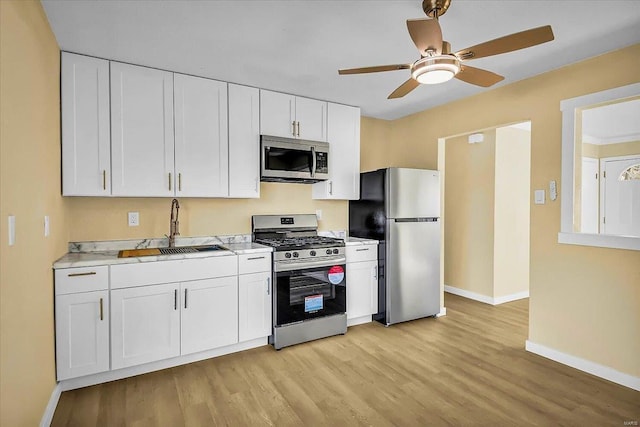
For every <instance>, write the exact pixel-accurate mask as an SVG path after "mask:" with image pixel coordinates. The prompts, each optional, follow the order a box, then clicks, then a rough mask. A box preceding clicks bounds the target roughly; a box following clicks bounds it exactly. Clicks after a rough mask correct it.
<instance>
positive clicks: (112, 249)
mask: <svg viewBox="0 0 640 427" xmlns="http://www.w3.org/2000/svg"><path fill="white" fill-rule="evenodd" d="M343 238H344V241H345V245H346V246H353V245H377V244H378V241H377V240H372V239H361V238H359V237H350V236H349V237H343ZM192 245H220V246H222V247H224V248H226V249H228V250H218V251H204V252H195V253H187V254H173V255H150V256H141V257H129V258H118V252H119V251H120V250H122V249H141V248H155V247H166V246H167V239H138V240H135V239H134V240H107V241H97V242H71V243H69V252H68V253H67V254H66V255H64V256H63V257H61V258H60V259H58V260H57V261H56V262H54V263H53V268H54V269H58V268H72V267H93V266H98V265H115V264H133V263H143V262H157V261H167V260H176V259H187V258H208V257H217V256H233V255H240V254H247V253H258V252H272V251H273V248H271V247H270V246H264V245H260V244H258V243H253V242H251V236H248V235H237V236H205V237H179V238H177V239H176V246H177V247H180V246H192Z"/></svg>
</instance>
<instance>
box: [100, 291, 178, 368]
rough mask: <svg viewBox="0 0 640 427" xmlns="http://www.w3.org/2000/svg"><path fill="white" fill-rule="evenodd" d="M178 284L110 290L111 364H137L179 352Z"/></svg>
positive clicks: (118, 366)
mask: <svg viewBox="0 0 640 427" xmlns="http://www.w3.org/2000/svg"><path fill="white" fill-rule="evenodd" d="M179 290H180V285H179V284H178V283H168V284H163V285H152V286H140V287H137V288H125V289H116V290H112V291H111V322H112V324H111V367H112V369H119V368H125V367H127V366H134V365H140V364H142V363H148V362H153V361H156V360H161V359H168V358H170V357H175V356H179V355H180V311H179V310H180V306H179V304H180V302H179V301H178V299H179V295H178V293H179Z"/></svg>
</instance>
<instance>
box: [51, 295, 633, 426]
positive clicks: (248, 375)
mask: <svg viewBox="0 0 640 427" xmlns="http://www.w3.org/2000/svg"><path fill="white" fill-rule="evenodd" d="M445 305H446V307H447V316H445V317H441V318H439V319H421V320H416V321H413V322H408V323H405V324H399V325H394V326H391V327H389V328H385V327H383V326H382V325H380V324H379V323H377V322H376V323H370V324H366V325H360V326H356V327H352V328H349V331H348V332H347V334H346V335H344V336H336V337H331V338H327V339H323V340H319V341H315V342H311V343H306V344H301V345H297V346H293V347H288V348H285V349H283V350H281V351H275V350H274V349H273V348H272V347H269V346H265V347H261V348H257V349H253V350H249V351H245V352H242V353H236V354H232V355H228V356H223V357H218V358H215V359H209V360H206V361H202V362H198V363H193V364H190V365H185V366H180V367H176V368H171V369H166V370H163V371H159V372H154V373H150V374H145V375H140V376H137V377H133V378H127V379H124V380H120V381H114V382H111V383H107V384H101V385H98V386H93V387H87V388H84V389H80V390H74V391H69V392H64V393H63V394H62V396H61V398H60V402H59V404H58V408H57V410H56V413H55V417H54V420H53V426H121V425H128V426H156V425H159V426H182V425H186V426H213V425H230V426H261V425H275V426H302V425H304V426H315V425H327V426H343V425H376V426H378V425H380V426H387V425H397V426H431V425H435V426H438V425H455V426H459V425H484V426H502V425H505V426H507V425H518V426H521V425H543V426H551V425H576V426H577V425H580V426H606V425H611V426H622V425H624V422H625V421H637V420H640V392H636V391H633V390H631V389H628V388H625V387H622V386H619V385H616V384H613V383H610V382H607V381H605V380H602V379H599V378H596V377H593V376H591V375H588V374H585V373H583V372H580V371H577V370H575V369H572V368H569V367H566V366H564V365H561V364H558V363H555V362H552V361H549V360H547V359H544V358H542V357H539V356H536V355H534V354H531V353H527V352H526V351H525V350H524V342H525V339H526V337H527V321H528V300H520V301H515V302H512V303H507V304H503V305H500V306H497V307H492V306H489V305H485V304H481V303H478V302H474V301H471V300H467V299H464V298H461V297H457V296H454V295H450V294H446V299H445Z"/></svg>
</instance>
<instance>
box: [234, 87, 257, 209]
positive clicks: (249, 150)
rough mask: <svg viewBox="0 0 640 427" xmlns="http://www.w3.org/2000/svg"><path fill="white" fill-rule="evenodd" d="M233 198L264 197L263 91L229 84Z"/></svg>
mask: <svg viewBox="0 0 640 427" xmlns="http://www.w3.org/2000/svg"><path fill="white" fill-rule="evenodd" d="M229 197H243V198H258V197H260V90H258V89H256V88H253V87H247V86H238V85H234V84H229Z"/></svg>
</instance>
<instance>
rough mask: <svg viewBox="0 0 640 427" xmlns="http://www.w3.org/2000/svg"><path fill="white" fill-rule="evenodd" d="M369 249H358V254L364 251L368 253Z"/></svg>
mask: <svg viewBox="0 0 640 427" xmlns="http://www.w3.org/2000/svg"><path fill="white" fill-rule="evenodd" d="M368 250H369V248H360V249H356V252H362V251H368Z"/></svg>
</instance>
